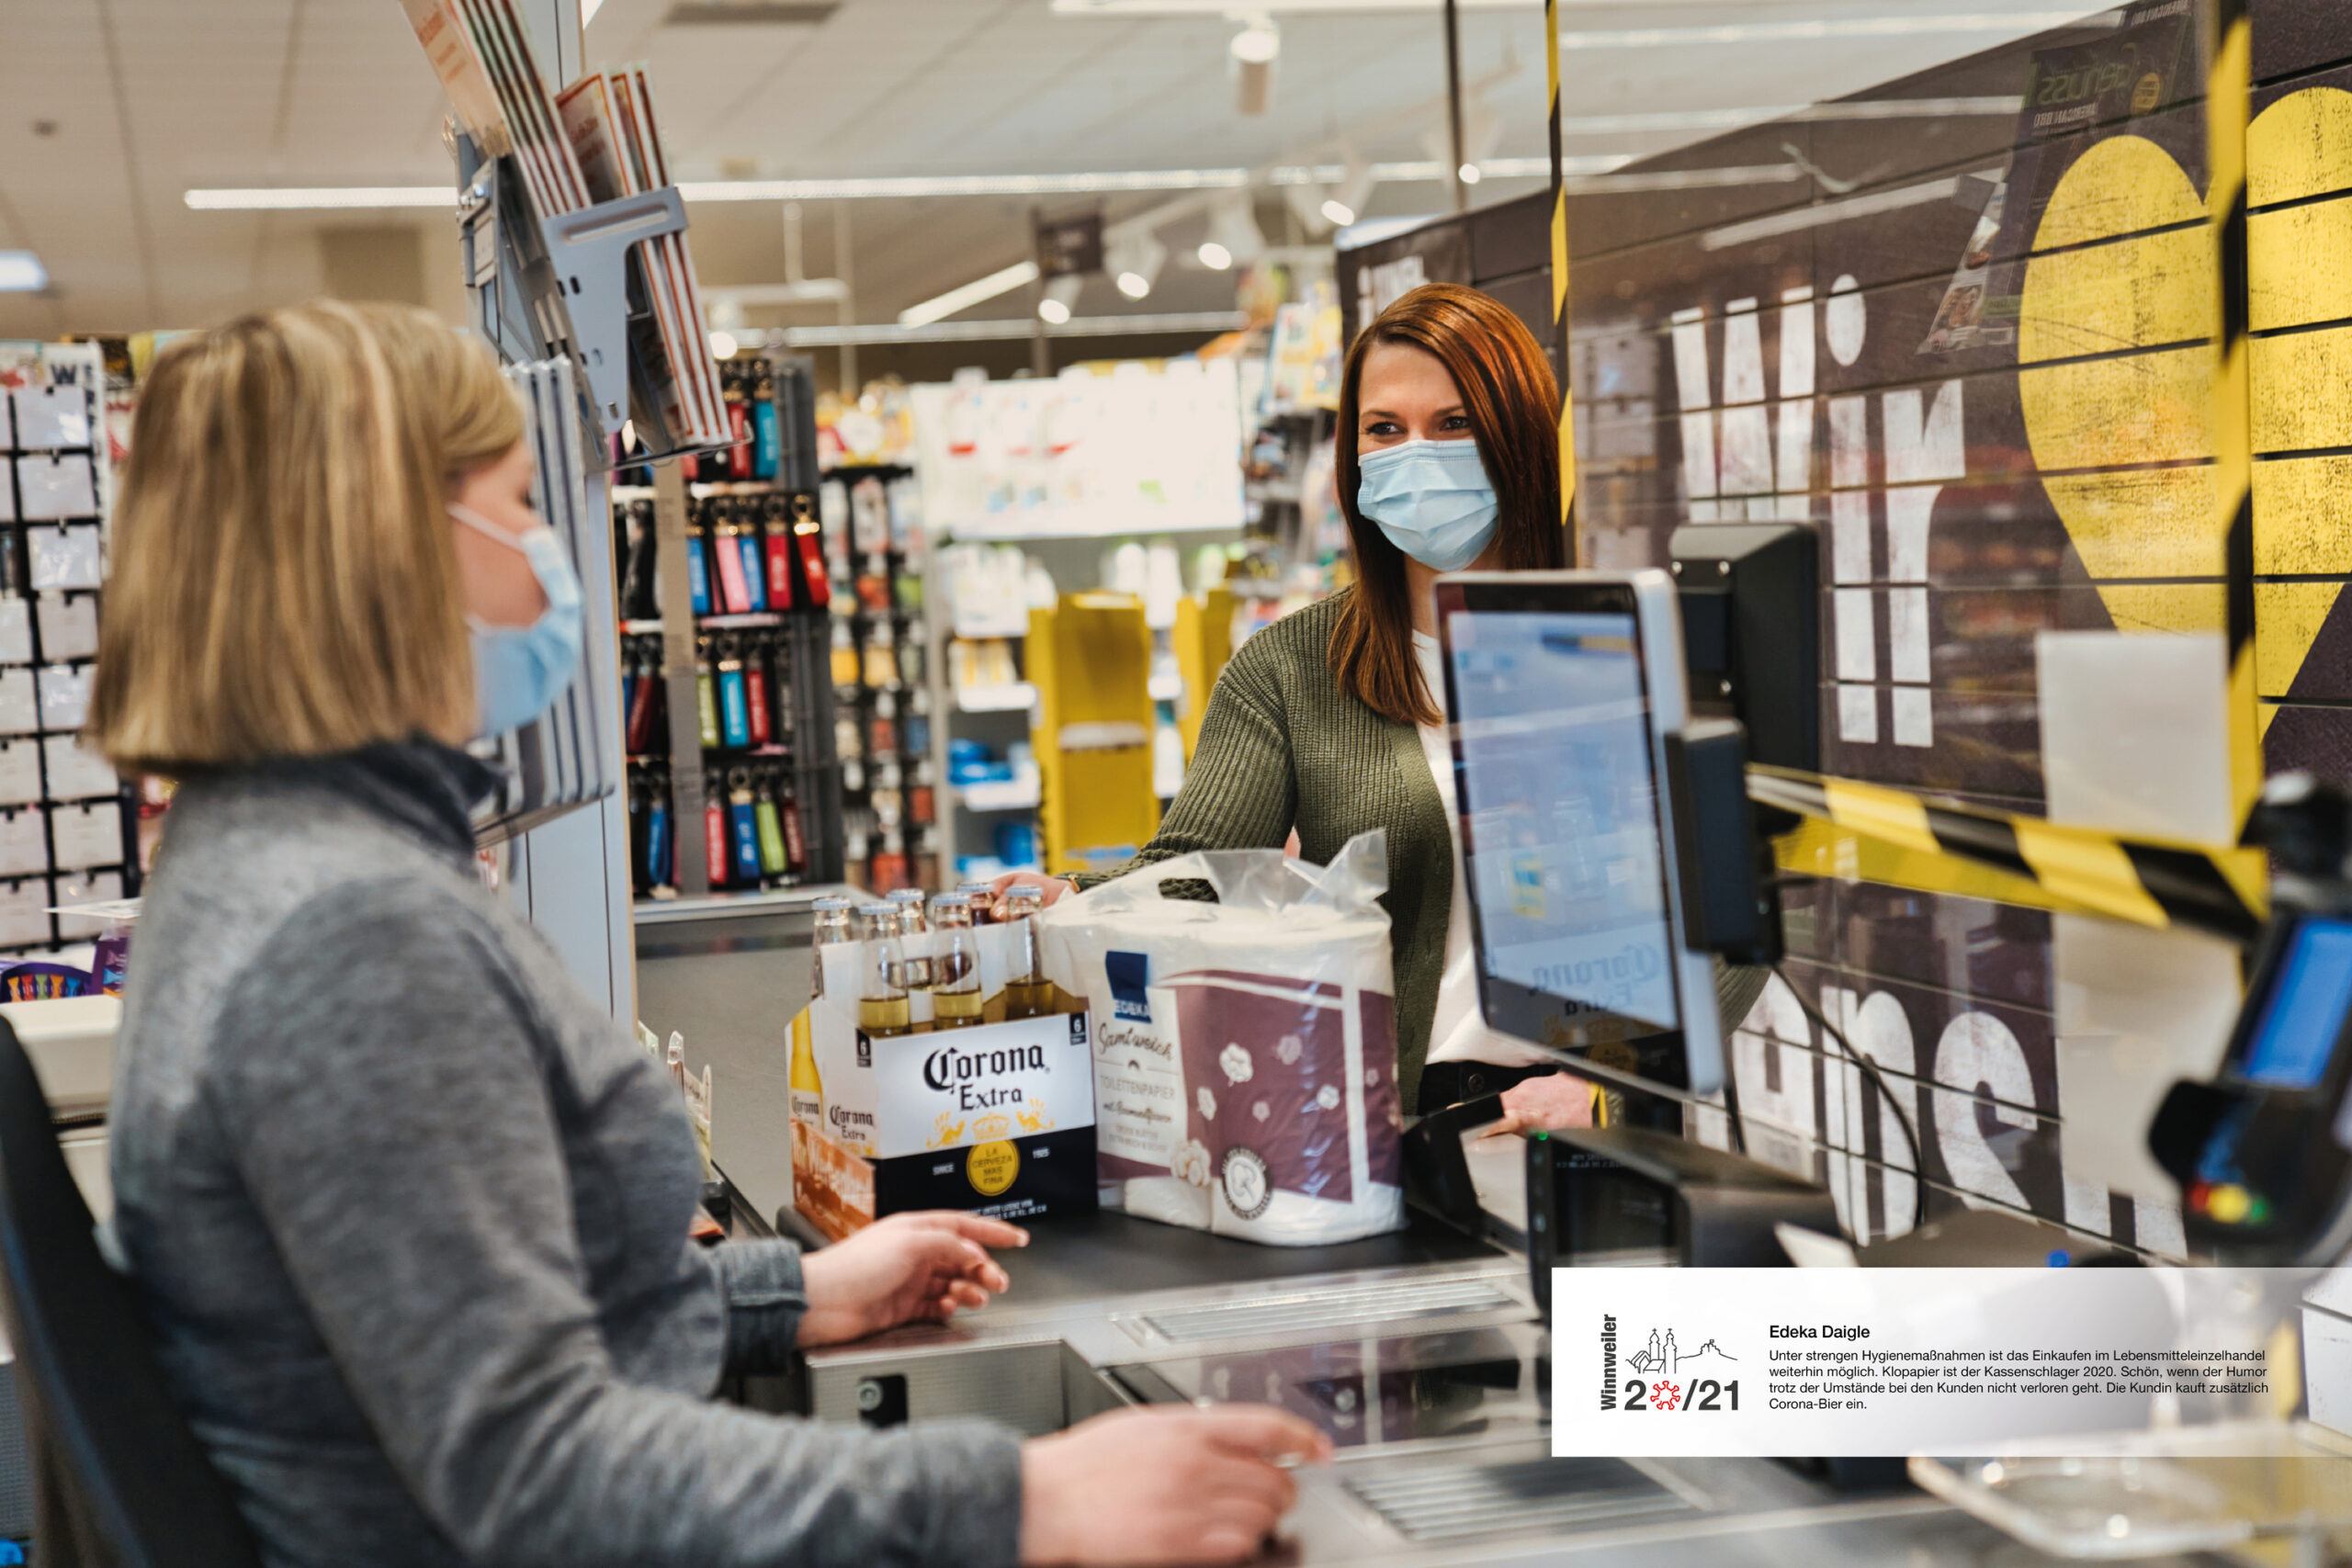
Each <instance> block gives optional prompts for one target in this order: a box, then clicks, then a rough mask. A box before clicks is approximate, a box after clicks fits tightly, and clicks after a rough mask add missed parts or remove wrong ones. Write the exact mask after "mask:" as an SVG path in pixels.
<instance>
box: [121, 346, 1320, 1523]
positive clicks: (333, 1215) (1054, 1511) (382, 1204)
mask: <svg viewBox="0 0 2352 1568" xmlns="http://www.w3.org/2000/svg"><path fill="white" fill-rule="evenodd" d="M522 436H523V426H522V422H521V417H520V412H519V409H518V406H517V404H516V403H515V400H514V398H513V396H512V395H511V393H510V392H509V390H508V389H507V387H506V385H505V383H504V382H503V379H502V378H500V376H499V374H498V372H497V370H496V368H495V367H493V366H492V364H491V362H490V360H489V358H488V357H487V356H486V355H484V354H483V353H482V352H481V349H480V348H479V347H476V346H472V345H469V344H466V343H465V342H464V341H463V340H461V339H459V338H458V337H457V336H456V335H455V334H453V333H450V332H448V331H447V329H445V328H443V327H441V326H440V325H438V324H437V323H435V321H432V320H431V319H429V318H428V317H426V316H424V315H423V314H422V313H418V312H412V311H407V310H395V309H390V308H364V307H353V306H345V305H328V304H322V305H313V306H309V307H305V308H302V309H300V310H282V311H278V312H276V313H273V314H270V315H266V316H255V317H250V318H247V319H246V320H243V321H238V322H236V323H235V324H233V325H232V326H229V327H226V328H223V329H221V330H220V331H218V332H215V333H209V334H206V335H204V336H201V337H198V338H196V339H193V340H190V341H187V342H184V343H181V344H175V346H173V347H172V348H171V349H170V350H168V351H167V352H166V353H165V354H164V355H163V357H162V358H161V359H160V360H159V361H158V363H157V365H156V367H155V370H154V373H153V378H151V380H150V382H149V384H148V386H147V388H146V389H145V391H144V393H143V395H142V397H141V403H140V409H139V413H138V423H137V428H136V433H135V438H134V440H133V442H132V444H131V452H132V456H131V459H130V471H129V474H128V476H127V479H126V481H125V484H124V489H123V496H122V503H121V507H120V509H119V514H118V517H117V522H116V536H115V570H114V577H113V581H112V583H111V585H110V592H109V597H108V601H107V624H106V632H105V642H104V647H103V649H102V650H101V654H100V659H99V664H98V681H97V690H96V696H95V705H94V710H93V712H94V716H93V719H92V730H93V733H94V735H95V737H96V742H97V744H98V745H99V746H100V747H101V748H102V749H103V750H105V752H106V754H107V756H108V757H110V758H111V759H113V761H115V762H116V764H117V765H118V766H119V767H121V768H123V769H125V770H129V771H135V772H147V773H160V774H163V775H165V776H168V777H171V778H174V779H176V780H178V781H180V789H179V793H178V795H177V797H176V799H175V803H174V805H173V808H172V814H171V818H170V821H169V825H168V827H167V829H166V831H165V836H164V847H163V852H162V855H161V859H160V863H159V867H158V870H157V872H156V874H155V876H154V878H153V881H152V883H151V884H150V886H149V889H148V897H147V904H146V909H145V912H144V915H143V917H142V919H141V923H140V931H139V955H138V959H137V961H136V963H135V964H133V965H132V978H131V982H130V996H129V998H128V999H127V1003H126V1011H125V1015H124V1021H123V1026H122V1032H121V1037H120V1044H119V1064H120V1065H119V1077H118V1081H117V1087H116V1091H115V1103H114V1111H113V1116H114V1121H113V1147H114V1184H115V1192H116V1202H117V1208H116V1213H115V1217H114V1220H113V1223H112V1224H113V1235H112V1239H113V1243H114V1247H115V1249H116V1252H117V1254H118V1257H119V1262H120V1264H121V1266H122V1267H124V1268H125V1269H128V1270H129V1272H130V1275H131V1276H132V1277H133V1278H134V1279H135V1280H137V1282H138V1285H139V1287H140V1290H141V1293H142V1295H143V1297H144V1300H145V1302H146V1304H147V1307H148V1311H149V1316H150V1319H151V1321H152V1322H153V1325H154V1328H155V1332H156V1336H157V1339H158V1342H159V1346H160V1348H161V1350H162V1353H163V1357H164V1365H165V1367H166V1369H167V1371H168V1372H169V1374H170V1376H171V1379H172V1381H173V1383H174V1385H175V1389H176V1390H177V1393H178V1394H179V1397H180V1399H181V1401H182V1404H183V1405H184V1407H185V1408H186V1410H187V1413H188V1416H189V1417H190V1419H191V1421H192V1422H193V1424H194V1426H195V1428H196V1430H197V1433H198V1437H199V1438H201V1439H202V1441H203V1442H204V1444H205V1445H206V1447H207V1449H208V1450H209V1452H210V1453H211V1455H212V1457H213V1460H214V1461H215V1462H216V1463H217V1464H218V1466H219V1468H220V1471H221V1472H222V1473H223V1475H224V1476H226V1477H227V1479H228V1481H229V1483H230V1484H231V1486H232V1489H233V1490H234V1492H235V1495H236V1496H237V1499H238V1501H239V1504H240V1506H242V1508H243V1513H244V1517H246V1519H247V1520H248V1521H249V1522H250V1524H251V1526H252V1528H253V1531H254V1537H255V1539H256V1540H257V1541H258V1543H259V1545H260V1547H261V1551H262V1555H263V1557H264V1559H265V1561H266V1562H270V1563H272V1564H277V1565H288V1568H291V1565H304V1568H308V1565H313V1564H316V1565H324V1564H329V1563H333V1564H337V1565H340V1568H359V1565H370V1564H384V1565H387V1568H389V1565H390V1564H395V1563H397V1564H401V1565H404V1568H419V1565H433V1564H457V1563H492V1562H494V1563H500V1564H531V1563H547V1564H558V1563H560V1564H566V1565H582V1568H584V1565H588V1564H595V1563H611V1564H624V1563H626V1564H630V1565H632V1568H637V1565H644V1564H662V1563H675V1564H680V1565H685V1564H695V1565H697V1568H707V1565H714V1564H753V1563H787V1562H789V1563H795V1564H800V1563H842V1564H865V1563H885V1562H888V1563H943V1564H944V1563H951V1562H952V1563H957V1564H967V1563H1010V1562H1014V1561H1015V1560H1016V1558H1017V1559H1018V1560H1019V1561H1022V1562H1112V1561H1115V1562H1170V1561H1193V1560H1203V1559H1206V1560H1225V1561H1234V1560H1238V1559H1239V1558H1242V1557H1244V1556H1247V1555H1249V1554H1250V1553H1251V1552H1253V1551H1255V1550H1256V1549H1257V1546H1258V1543H1259V1542H1260V1540H1261V1539H1262V1537H1263V1536H1264V1534H1265V1532H1266V1531H1267V1529H1270V1528H1271V1527H1272V1524H1273V1522H1274V1521H1275V1519H1276V1518H1277V1517H1279V1516H1280V1515H1281V1514H1282V1512H1283V1510H1284V1509H1285V1508H1286V1507H1287V1506H1288V1505H1289V1502H1290V1499H1291V1496H1292V1490H1291V1484H1290V1482H1289V1480H1288V1478H1287V1476H1286V1474H1285V1473H1284V1472H1283V1470H1281V1469H1279V1468H1277V1464H1276V1461H1278V1460H1280V1459H1283V1458H1314V1457H1319V1456H1320V1455H1322V1454H1323V1453H1324V1452H1326V1451H1327V1450H1326V1449H1325V1446H1324V1444H1323V1442H1322V1439H1321V1438H1319V1436H1317V1434H1316V1433H1315V1432H1313V1431H1312V1430H1311V1429H1310V1428H1307V1427H1305V1426H1303V1425H1301V1424H1300V1423H1298V1422H1296V1421H1295V1420H1293V1419H1292V1418H1290V1417H1288V1416H1283V1415H1281V1414H1279V1413H1277V1412H1273V1411H1261V1410H1246V1409H1233V1410H1227V1411H1222V1412H1193V1411H1186V1412H1182V1413H1179V1414H1174V1415H1165V1416H1161V1415H1152V1414H1147V1413H1141V1412H1128V1413H1122V1414H1120V1415H1116V1416H1108V1417H1103V1418H1102V1419H1100V1420H1098V1421H1095V1422H1090V1423H1088V1424H1087V1425H1086V1426H1084V1427H1080V1428H1079V1429H1077V1430H1075V1431H1073V1432H1071V1433H1069V1434H1065V1435H1063V1436H1060V1437H1056V1438H1043V1439H1038V1440H1035V1441H1032V1442H1029V1443H1026V1444H1023V1443H1022V1442H1020V1441H1018V1440H1017V1439H1016V1438H1014V1437H1013V1436H1012V1434H1010V1433H1007V1432H1003V1431H1001V1430H999V1429H996V1428H993V1427H986V1426H983V1425H979V1424H965V1425H944V1426H940V1427H922V1428H917V1429H913V1430H910V1431H904V1432H899V1433H892V1434H876V1433H867V1432H865V1431H861V1430H842V1429H839V1428H822V1429H820V1428H818V1427H813V1426H811V1425H809V1424H806V1423H802V1422H796V1421H789V1420H781V1419H775V1418H772V1417H769V1416H761V1415H756V1414H753V1413H751V1412H748V1411H744V1410H740V1409H731V1408H727V1407H724V1406H720V1405H718V1404H711V1403H708V1402H707V1395H708V1394H709V1393H711V1391H712V1390H713V1388H714V1387H715V1386H716V1385H717V1383H718V1380H719V1379H720V1377H721V1376H722V1375H724V1374H726V1373H728V1372H730V1371H761V1370H764V1369H771V1368H775V1367H776V1366H778V1365H779V1364H780V1363H782V1362H783V1361H784V1359H785V1358H786V1356H787V1355H788V1353H789V1352H790V1351H791V1349H792V1348H794V1347H795V1346H796V1345H798V1346H809V1345H816V1344H824V1343H831V1342H836V1341H840V1340H842V1339H847V1338H851V1337H856V1336H858V1335H861V1334H865V1333H868V1332H872V1331H874V1330H876V1329H880V1328H885V1327H888V1326H891V1325H895V1324H899V1323H903V1322H907V1321H910V1320H912V1319H917V1318H923V1317H944V1316H946V1315H948V1314H952V1313H954V1312H955V1311H956V1310H957V1309H959V1308H963V1307H971V1306H978V1305H980V1304H981V1303H984V1302H986V1301H987V1300H988V1298H989V1294H990V1293H991V1292H995V1291H999V1290H1001V1289H1002V1288H1003V1287H1004V1284H1005V1279H1004V1275H1003V1273H1002V1272H1001V1270H1000V1269H998V1268H997V1267H996V1265H995V1264H994V1263H993V1262H992V1261H990V1259H989V1256H988V1252H987V1250H986V1249H987V1247H991V1246H996V1247H1002V1246H1016V1245H1019V1244H1021V1243H1022V1242H1023V1241H1024V1240H1025V1239H1026V1238H1025V1237H1024V1236H1023V1235H1022V1233H1021V1232H1019V1231H1017V1230H1015V1229H1014V1228H1013V1227H1012V1226H1010V1225H1005V1224H999V1223H996V1222H993V1221H987V1220H981V1219H978V1218H976V1217H972V1216H967V1215H945V1214H926V1215H910V1216H904V1217H901V1218H897V1219H893V1220H889V1221H886V1222H884V1223H883V1224H878V1225H876V1226H875V1227H873V1228H872V1229H871V1230H869V1231H867V1232H865V1234H863V1235H860V1236H858V1237H857V1238H856V1239H854V1240H853V1241H850V1242H847V1243H844V1244H842V1245H841V1246H839V1247H830V1248H827V1249H825V1250H823V1251H822V1252H820V1253H816V1254H812V1255H810V1256H809V1257H808V1258H802V1257H801V1256H800V1254H799V1253H798V1252H797V1250H796V1249H795V1248H794V1247H791V1246H790V1245H789V1244H787V1243H782V1242H766V1243H751V1244H736V1245H730V1246H725V1247H718V1248H715V1249H713V1250H710V1251H707V1252H706V1251H702V1250H699V1249H697V1248H695V1247H690V1246H689V1245H688V1244H687V1242H686V1239H685V1236H686V1229H687V1224H688V1222H689V1220H690V1218H691V1215H692V1212H693V1208H694V1203H695V1189H696V1179H697V1175H698V1166H697V1162H696V1158H695V1153H694V1145H693V1140H692V1136H691V1134H690V1133H689V1132H688V1129H687V1124H686V1121H685V1118H684V1111H683V1110H682V1109H681V1107H680V1106H679V1103H678V1100H677V1096H676V1094H675V1092H674V1091H673V1090H672V1089H669V1088H668V1087H667V1086H666V1083H665V1080H664V1078H663V1076H662V1074H661V1073H660V1072H659V1071H658V1070H657V1069H656V1068H655V1067H654V1066H653V1065H652V1063H651V1062H650V1060H649V1059H648V1058H647V1057H646V1056H645V1055H644V1054H643V1053H642V1052H641V1051H639V1049H638V1048H637V1047H636V1046H635V1044H634V1043H631V1042H630V1041H629V1040H628V1038H627V1036H626V1035H625V1034H624V1033H623V1032H621V1031H620V1030H619V1029H618V1028H616V1026H615V1024H614V1021H613V1020H612V1019H610V1018H609V1017H607V1016H605V1014H604V1012H603V1011H602V1010H600V1009H599V1008H598V1007H597V1006H595V1005H594V1004H592V1003H591V1002H590V1001H589V1000H588V999H587V998H585V997H584V996H583V995H582V994H581V993H580V992H579V991H578V990H577V989H576V988H575V987H573V985H572V984H571V980H570V979H569V977H568V976H567V975H566V973H565V971H564V969H563V966H562V964H561V963H560V960H559V959H558V958H557V957H556V955H555V954H554V953H553V952H552V951H551V950H550V949H548V947H547V946H546V945H545V944H544V943H543V942H541V941H540V940H539V939H538V938H537V935H536V934H535V933H534V932H533V931H532V930H531V928H530V927H529V925H528V924H527V923H526V922H525V921H524V920H522V919H519V918H518V917H517V916H516V915H515V913H514V912H513V911H512V910H511V909H509V908H507V907H506V906H505V905H504V904H503V903H502V902H501V901H500V900H499V899H497V898H495V897H491V896H490V895H488V894H487V893H485V891H484V890H483V889H482V887H481V885H480V883H479V880H478V879H477V878H476V877H475V876H474V874H473V873H472V869H471V861H472V840H471V835H470V833H469V829H468V813H469V807H471V806H472V804H473V803H474V802H475V801H476V800H477V799H479V798H480V797H481V795H482V794H483V793H484V791H485V789H486V787H487V786H488V784H490V782H491V779H490V776H489V775H488V774H487V773H486V772H485V771H484V769H483V768H482V767H481V765H480V764H479V763H477V762H475V761H473V760H472V759H470V758H469V756H468V755H467V754H466V753H465V751H464V750H462V749H461V748H462V746H463V744H464V743H465V741H466V740H467V739H468V738H469V737H470V736H472V735H474V734H476V733H477V732H478V731H481V730H482V729H484V728H503V727H505V726H509V725H513V724H515V723H518V722H521V721H523V720H525V719H527V718H529V717H531V716H534V715H535V714H536V713H537V712H538V711H540V710H542V709H544V708H545V707H546V706H547V705H548V703H549V702H550V701H551V700H552V699H553V698H554V697H555V695H556V694H558V693H559V692H560V690H561V688H562V687H563V685H564V684H565V683H566V682H569V681H570V679H571V673H572V669H573V665H574V664H575V662H576V660H577V657H578V649H579V628H580V623H581V616H582V603H581V593H580V585H579V583H578V582H577V581H576V580H575V579H574V578H573V577H572V574H571V567H570V565H569V562H568V560H567V559H566V558H565V556H564V553H563V551H562V549H561V548H560V546H559V545H558V544H557V543H556V541H555V539H554V536H553V535H552V534H551V533H550V532H549V531H548V530H547V529H546V528H545V526H544V525H542V524H541V523H540V522H539V520H538V519H537V517H536V516H534V515H533V513H532V511H531V504H530V483H531V469H530V457H529V455H528V453H527V451H526V448H525V447H524V446H523V445H522Z"/></svg>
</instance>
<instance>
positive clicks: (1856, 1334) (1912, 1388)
mask: <svg viewBox="0 0 2352 1568" xmlns="http://www.w3.org/2000/svg"><path fill="white" fill-rule="evenodd" d="M2317 1276H2318V1270H2315V1269H2079V1268H2071V1269H1555V1270H1554V1272H1553V1275H1552V1379H1553V1385H1552V1451H1553V1452H1554V1453H1555V1455H1561V1456H1585V1457H1592V1456H1601V1455H1618V1456H1623V1457H1630V1458H1640V1459H1647V1458H1703V1457H1720V1456H1733V1455H1749V1456H1762V1457H1771V1458H1805V1457H1819V1456H1822V1455H1853V1456H1858V1457H1860V1456H1881V1457H1900V1456H1905V1455H1910V1454H1917V1453H1933V1454H1948V1455H1973V1454H1987V1453H1996V1452H1997V1453H2006V1452H2018V1453H2031V1452H2041V1453H2053V1452H2055V1453H2063V1452H2064V1451H2065V1447H2066V1445H2065V1440H2064V1439H2065V1438H2067V1437H2068V1436H2070V1435H2079V1434H2085V1433H2091V1432H2126V1431H2138V1430H2142V1429H2143V1428H2145V1427H2147V1426H2148V1425H2149V1424H2150V1422H2151V1421H2152V1420H2153V1419H2154V1417H2155V1415H2156V1413H2157V1411H2158V1410H2159V1408H2160V1407H2161V1408H2162V1409H2163V1410H2165V1412H2166V1418H2167V1419H2173V1418H2176V1417H2177V1419H2180V1420H2183V1421H2187V1422H2225V1421H2229V1420H2231V1419H2232V1418H2244V1417H2246V1416H2256V1415H2258V1414H2260V1413H2262V1412H2264V1411H2267V1410H2268V1409H2270V1408H2271V1389H2272V1383H2273V1382H2274V1380H2275V1379H2276V1378H2278V1377H2282V1376H2291V1375H2292V1372H2291V1369H2286V1368H2273V1367H2271V1366H2270V1365H2269V1362H2268V1359H2267V1355H2266V1353H2265V1352H2266V1346H2267V1341H2268V1339H2269V1336H2270V1333H2271V1330H2272V1329H2273V1328H2274V1327H2275V1326H2276V1325H2277V1324H2278V1322H2279V1321H2280V1320H2281V1319H2282V1318H2284V1317H2285V1316H2286V1315H2287V1314H2290V1313H2291V1312H2293V1311H2294V1310H2295V1309H2296V1303H2297V1302H2298V1301H2299V1300H2300V1298H2301V1293H2302V1292H2303V1290H2304V1289H2305V1288H2306V1287H2307V1286H2308V1285H2309V1283H2310V1282H2311V1281H2312V1280H2313V1279H2315V1278H2317Z"/></svg>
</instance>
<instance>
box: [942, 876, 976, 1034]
mask: <svg viewBox="0 0 2352 1568" xmlns="http://www.w3.org/2000/svg"><path fill="white" fill-rule="evenodd" d="M931 924H932V933H931V1020H932V1023H933V1026H934V1027H936V1028H939V1029H969V1028H971V1027H972V1026H973V1025H975V1024H977V1023H978V1022H979V1021H980V1008H981V997H980V944H979V936H978V932H976V931H973V929H972V900H971V899H970V898H968V897H966V896H965V895H963V894H961V893H942V894H941V895H940V896H939V897H936V898H933V900H932V901H931Z"/></svg>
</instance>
